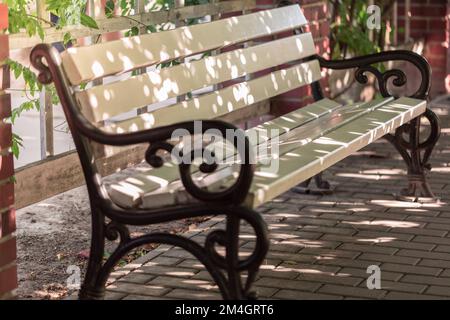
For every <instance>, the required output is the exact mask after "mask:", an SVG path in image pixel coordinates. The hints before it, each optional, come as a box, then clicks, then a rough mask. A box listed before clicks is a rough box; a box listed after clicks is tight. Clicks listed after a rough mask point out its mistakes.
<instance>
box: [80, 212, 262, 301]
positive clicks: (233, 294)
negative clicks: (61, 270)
mask: <svg viewBox="0 0 450 320" xmlns="http://www.w3.org/2000/svg"><path fill="white" fill-rule="evenodd" d="M211 214H215V212H214V210H213V209H211ZM218 214H219V213H218ZM220 214H225V215H226V229H225V230H219V229H215V230H213V231H211V232H210V233H209V234H208V235H207V237H206V240H205V244H204V246H201V245H200V244H198V243H197V242H195V241H193V240H191V239H189V238H186V237H182V236H179V235H175V234H168V233H149V234H146V235H143V236H139V237H135V238H131V237H130V233H129V230H128V227H127V226H126V225H124V224H121V223H117V222H114V221H111V222H109V223H108V224H105V219H104V216H103V215H102V214H93V219H92V222H93V224H92V230H93V232H92V242H91V251H90V257H89V263H88V269H87V272H86V277H85V280H84V283H83V285H82V287H81V289H80V292H79V298H80V299H82V300H99V299H103V298H104V293H105V286H106V282H107V280H108V277H109V275H110V273H111V271H112V270H113V268H114V266H115V265H117V263H118V262H119V261H120V259H122V257H124V256H125V255H126V254H127V253H129V252H130V251H132V250H134V249H136V248H138V247H140V246H142V245H145V244H151V243H154V244H167V245H171V246H176V247H179V248H182V249H184V250H186V251H188V252H189V253H191V254H192V255H193V256H194V257H195V258H197V259H198V260H199V261H200V262H201V263H202V264H203V265H204V266H205V267H206V269H207V270H208V272H209V273H210V274H211V276H212V278H213V280H214V282H215V283H216V284H217V286H218V287H219V290H220V292H221V294H222V296H223V298H224V299H226V300H238V299H239V300H241V299H253V298H256V294H255V293H253V292H251V291H250V290H251V286H252V284H253V282H254V280H255V278H256V275H257V273H258V271H259V267H260V266H261V264H262V262H263V261H264V258H265V256H266V254H267V251H268V248H269V240H268V233H267V226H266V224H265V222H264V220H263V219H262V217H261V215H260V214H259V213H257V212H255V211H253V210H249V209H246V208H244V207H231V208H224V209H221V210H220ZM193 216H195V215H193ZM241 221H245V222H247V223H248V224H249V225H250V226H251V227H252V228H253V230H254V232H255V235H256V242H255V247H254V250H253V252H252V254H250V256H248V257H246V258H245V259H241V260H240V259H239V228H240V222H241ZM105 238H106V239H108V240H110V241H115V240H118V239H120V242H119V245H118V247H117V248H116V249H115V250H114V252H113V253H112V254H111V255H110V256H109V258H108V259H107V260H106V261H105V262H104V263H103V255H104V246H105ZM218 245H219V246H223V247H225V255H221V254H220V253H219V252H217V246H218ZM242 272H246V273H247V280H246V282H245V284H244V285H243V284H242V278H241V273H242Z"/></svg>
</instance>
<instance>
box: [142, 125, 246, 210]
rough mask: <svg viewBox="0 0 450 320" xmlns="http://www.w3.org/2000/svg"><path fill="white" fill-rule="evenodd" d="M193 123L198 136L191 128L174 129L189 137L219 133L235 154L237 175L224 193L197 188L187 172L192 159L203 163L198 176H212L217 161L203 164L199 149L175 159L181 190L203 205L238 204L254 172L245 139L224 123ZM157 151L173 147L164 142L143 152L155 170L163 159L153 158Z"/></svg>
mask: <svg viewBox="0 0 450 320" xmlns="http://www.w3.org/2000/svg"><path fill="white" fill-rule="evenodd" d="M193 123H194V127H196V128H201V132H197V131H196V129H195V128H192V126H186V125H179V126H178V128H182V129H187V130H188V131H189V133H190V134H191V135H193V134H200V133H201V134H202V135H203V134H205V132H206V131H207V130H210V129H213V130H216V131H218V132H220V134H221V137H222V138H225V139H226V140H227V141H228V142H230V143H231V144H233V146H234V148H235V150H237V153H238V155H239V158H240V163H239V166H240V171H239V175H238V177H237V179H236V181H235V183H234V184H233V185H232V186H230V187H228V188H226V189H225V190H221V191H218V192H212V191H208V190H206V189H203V188H201V187H199V186H198V185H197V184H196V183H195V182H194V180H193V178H192V172H191V166H192V162H193V161H194V158H195V155H197V154H201V155H202V157H203V162H202V164H201V165H200V166H199V170H200V171H201V172H203V173H213V172H215V171H216V170H217V169H218V165H217V158H215V160H214V161H213V163H208V162H207V161H205V159H204V152H205V147H204V146H203V145H202V146H201V147H200V149H191V150H189V153H190V154H187V155H182V156H181V157H177V158H178V159H177V160H178V161H177V162H178V167H179V171H180V177H181V181H182V182H183V185H184V187H185V188H186V190H187V191H188V192H189V194H190V195H192V196H193V197H194V198H196V199H198V200H201V201H204V202H212V203H216V204H217V203H222V204H241V203H242V202H243V201H244V200H245V198H246V196H247V194H248V191H249V189H250V186H251V183H252V179H253V171H254V165H253V163H254V162H253V153H252V148H251V145H250V142H249V139H248V137H247V136H246V135H245V132H244V131H243V130H241V129H238V128H237V127H235V126H234V125H232V124H229V123H226V122H222V121H214V120H205V121H194V122H193ZM195 123H201V125H200V126H196V125H195ZM230 130H232V131H233V134H227V132H228V133H229V131H230ZM160 150H164V151H166V152H168V153H172V151H173V150H174V146H173V145H172V144H170V143H168V142H167V141H157V142H155V143H151V144H150V147H149V148H148V149H147V152H146V154H145V159H146V161H147V162H148V163H149V164H150V165H151V166H152V167H154V168H159V167H161V166H162V165H163V164H164V159H163V158H162V157H160V156H159V155H157V152H158V151H160ZM177 151H180V150H177ZM214 157H215V156H214Z"/></svg>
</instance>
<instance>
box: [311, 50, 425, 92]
mask: <svg viewBox="0 0 450 320" xmlns="http://www.w3.org/2000/svg"><path fill="white" fill-rule="evenodd" d="M317 59H318V60H319V63H320V66H321V67H323V68H328V69H336V70H342V69H352V68H356V71H355V79H356V81H358V82H359V83H361V84H366V83H367V81H368V79H367V76H366V75H365V73H366V72H370V73H372V74H373V75H374V76H375V77H376V78H377V81H378V87H379V90H380V93H381V95H382V96H383V97H390V96H392V94H391V93H389V90H388V89H387V84H388V80H389V79H390V78H393V81H392V83H393V84H394V85H395V86H396V87H401V86H403V85H405V84H406V82H407V78H406V75H405V73H404V72H403V71H402V70H399V69H391V70H387V71H385V72H381V71H380V70H378V69H377V68H376V67H375V66H374V65H375V64H377V63H380V62H387V61H407V62H410V63H412V64H413V65H414V66H415V67H416V68H417V69H418V70H419V71H420V74H421V77H422V82H421V84H420V87H419V89H418V90H417V91H416V92H415V93H414V94H413V95H411V96H410V97H411V98H416V99H422V100H426V99H427V98H428V94H429V92H430V87H431V68H430V65H429V63H428V61H427V60H426V59H425V58H424V57H422V56H421V55H418V54H417V53H415V52H412V51H407V50H396V51H385V52H380V53H375V54H371V55H367V56H362V57H356V58H351V59H345V60H327V59H325V58H322V57H320V56H317Z"/></svg>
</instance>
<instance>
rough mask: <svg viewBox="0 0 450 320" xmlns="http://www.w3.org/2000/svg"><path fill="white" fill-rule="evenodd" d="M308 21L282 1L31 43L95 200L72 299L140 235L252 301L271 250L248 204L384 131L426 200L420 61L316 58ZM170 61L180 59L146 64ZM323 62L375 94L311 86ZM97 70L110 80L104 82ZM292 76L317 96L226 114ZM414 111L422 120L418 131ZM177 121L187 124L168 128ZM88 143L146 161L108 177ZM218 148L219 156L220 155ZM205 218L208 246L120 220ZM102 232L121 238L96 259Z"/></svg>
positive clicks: (390, 55)
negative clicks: (249, 233) (147, 30)
mask: <svg viewBox="0 0 450 320" xmlns="http://www.w3.org/2000/svg"><path fill="white" fill-rule="evenodd" d="M306 24H307V21H306V19H305V17H304V15H303V13H302V11H301V9H300V7H299V6H298V5H288V6H283V7H279V8H275V9H269V10H265V11H259V12H255V13H250V14H244V15H240V16H234V17H229V18H224V19H220V20H216V21H212V22H208V23H203V24H197V25H192V26H184V27H179V28H175V29H172V30H169V31H164V32H158V33H151V34H145V35H140V36H133V37H129V38H124V39H120V40H116V41H111V42H106V43H100V44H94V45H90V46H85V47H73V48H69V49H67V50H66V51H65V52H63V53H62V54H60V53H59V52H58V51H57V50H56V49H55V48H54V47H52V46H50V45H47V44H40V45H37V46H36V47H35V48H34V49H33V51H32V53H31V61H32V64H33V66H34V67H35V68H36V69H37V70H38V71H39V81H40V82H42V83H44V84H48V83H51V82H54V83H55V85H56V88H57V92H58V95H59V97H60V100H61V103H62V106H63V108H64V112H65V115H66V118H67V121H68V124H69V127H70V130H71V132H72V135H73V139H74V142H75V145H76V148H77V151H78V154H79V158H80V161H81V164H82V168H83V171H84V175H85V180H86V184H87V188H88V192H89V197H90V202H91V208H92V243H91V250H90V259H89V264H88V268H87V273H86V277H85V280H84V284H83V285H82V288H81V290H80V298H82V299H100V298H102V297H103V295H104V288H105V284H106V281H107V278H108V276H109V274H110V272H111V271H112V269H113V267H114V266H115V265H116V264H117V262H118V261H119V260H120V259H121V257H122V256H123V255H125V254H126V253H127V252H129V251H130V250H132V249H134V248H136V247H138V246H141V245H144V244H147V243H164V244H169V245H173V246H178V247H181V248H183V249H185V250H187V251H189V252H190V253H191V254H193V255H194V256H195V257H196V258H197V259H198V260H199V261H200V262H202V263H203V264H204V265H205V267H206V269H207V270H208V271H209V272H210V274H211V276H212V278H213V280H214V281H215V282H216V283H217V285H218V287H219V289H220V291H221V293H222V295H223V297H224V298H225V299H244V298H252V297H254V295H253V294H252V291H251V285H252V283H253V282H254V280H255V277H256V275H257V272H258V269H259V267H260V265H261V263H262V262H263V260H264V257H265V255H266V253H267V251H268V249H269V241H268V234H267V228H266V225H265V223H264V220H263V219H262V217H261V215H260V214H259V213H258V212H257V210H256V209H257V207H258V206H260V205H262V204H264V203H266V202H268V201H270V200H271V199H273V198H275V197H277V196H278V195H280V194H281V193H283V192H285V191H287V190H289V189H291V188H293V187H295V186H297V185H299V184H300V183H304V182H305V181H306V182H308V181H310V180H311V178H313V177H314V176H316V175H317V174H319V173H320V172H322V171H323V170H325V169H327V168H328V167H330V166H332V165H334V164H335V163H337V162H339V161H340V160H342V159H344V158H346V157H348V156H350V155H351V154H352V153H354V152H356V151H357V150H359V149H361V148H363V147H365V146H367V145H368V144H370V143H372V142H374V141H375V140H377V139H378V138H381V137H385V138H387V139H388V140H389V141H390V142H391V143H392V144H393V145H394V147H395V148H396V149H397V150H398V151H399V152H400V154H401V156H402V157H403V158H404V160H405V162H406V164H407V168H408V177H409V184H408V187H407V188H406V190H405V191H404V192H403V194H402V196H405V197H409V198H411V199H413V200H416V201H417V200H425V199H428V198H433V197H434V196H433V194H432V192H431V190H430V188H429V187H428V184H427V182H426V177H425V173H426V171H427V170H428V169H429V164H428V160H429V158H430V154H431V151H432V149H433V147H434V145H435V144H436V141H437V139H438V137H439V133H440V129H439V124H438V119H437V116H436V115H435V114H434V113H433V112H432V111H431V110H430V109H428V108H427V102H426V100H427V98H428V92H429V88H430V68H429V65H428V63H427V62H426V60H425V59H424V58H422V57H421V56H419V55H417V54H415V53H412V52H408V51H391V52H383V53H378V54H373V55H369V56H365V57H361V58H353V59H349V60H342V61H329V60H325V59H324V58H322V57H320V56H318V55H317V54H316V49H315V43H314V39H313V37H312V35H311V33H307V32H304V31H303V29H302V28H303V27H304V26H305V25H306ZM261 40H264V41H261ZM219 50H220V51H219ZM208 52H214V54H211V55H208V54H204V53H208ZM192 57H194V58H192ZM171 61H178V63H174V64H171V65H170V66H168V67H165V68H158V69H155V68H151V67H152V66H153V67H154V66H155V65H158V64H162V63H168V62H171ZM388 61H407V62H409V63H412V64H413V65H414V66H415V67H416V68H417V69H418V70H419V72H420V74H421V76H422V81H421V84H420V87H419V88H418V90H417V91H416V92H415V93H414V94H412V95H410V96H409V97H406V96H405V97H394V96H392V95H391V93H390V92H391V91H390V88H391V87H392V86H403V85H405V83H406V80H407V79H406V75H405V74H404V73H403V72H402V71H400V70H398V69H391V70H387V71H379V70H378V69H377V67H378V66H379V65H380V64H381V63H385V62H388ZM146 68H147V69H146ZM322 68H323V69H324V68H331V69H355V77H356V80H357V81H358V82H360V83H363V84H364V83H367V81H368V78H367V73H371V74H373V75H374V76H375V77H376V80H377V84H378V87H379V91H380V97H379V98H376V99H374V100H373V101H370V102H360V103H354V104H349V105H345V104H341V103H339V102H336V101H333V100H330V99H327V98H324V97H323V95H322V92H321V90H320V85H319V83H318V81H319V80H320V79H321V77H322V74H321V69H322ZM130 71H133V73H130ZM127 72H128V76H126V75H127ZM124 74H125V76H123V75H124ZM119 75H120V77H117V76H119ZM102 78H104V79H107V81H105V82H104V83H103V84H101V83H99V82H98V79H102ZM85 83H88V84H89V85H88V86H86V87H84V86H80V85H82V84H85ZM302 86H311V87H312V92H313V95H314V99H315V101H316V102H314V103H312V104H310V105H308V106H306V107H302V108H298V109H296V110H294V111H292V112H290V113H288V114H285V115H283V116H280V117H274V118H273V119H271V120H270V121H267V122H265V123H262V124H260V125H257V126H256V127H254V128H247V130H246V131H245V134H244V131H243V130H239V129H238V127H237V122H236V121H234V123H230V122H229V121H226V120H227V119H230V118H227V117H228V116H229V115H230V114H234V115H236V114H237V115H239V112H242V111H243V110H245V109H246V108H251V107H252V106H254V105H255V104H258V103H260V102H262V101H265V100H267V99H270V98H272V97H275V96H277V95H280V94H283V93H286V92H289V91H292V90H295V89H297V88H300V87H302ZM164 101H168V103H166V104H161V103H164ZM155 105H156V107H155ZM148 106H150V107H151V108H150V109H146V108H147V107H148ZM152 106H153V107H152ZM143 109H144V110H143ZM136 111H138V112H136ZM237 118H239V116H238V117H236V116H235V117H234V119H237ZM421 120H423V121H428V122H429V123H430V124H431V125H430V128H431V130H429V134H428V136H427V137H426V138H422V139H421V138H420V135H421V130H420V123H421ZM213 130H214V133H212V132H213ZM230 130H231V131H230ZM176 131H181V132H184V134H181V135H179V136H178V135H175V136H174V132H176ZM229 132H233V135H230V136H228V134H227V133H229ZM186 136H189V139H187V140H186V139H185V138H186ZM255 136H256V137H257V138H256V140H255V139H253V138H252V137H255ZM182 137H184V138H183V139H182ZM212 137H214V138H212ZM177 139H178V140H177ZM180 141H181V142H180ZM189 142H192V144H191V148H189V146H188V145H189ZM271 142H275V143H271ZM94 143H95V144H104V145H107V146H114V147H124V146H129V145H136V144H147V145H148V149H147V151H146V153H145V160H146V162H147V163H148V164H150V165H151V167H150V166H149V167H142V168H140V170H137V171H131V173H129V175H127V176H125V177H124V178H123V179H122V180H120V181H117V182H114V183H112V184H109V185H107V184H105V183H104V181H103V179H102V177H101V176H100V174H99V170H98V168H97V167H96V162H95V154H94V152H93V151H92V150H93V144H94ZM211 146H213V149H211ZM260 146H264V147H265V148H266V149H264V148H259V147H260ZM221 148H222V149H223V150H227V152H224V153H222V154H219V153H218V152H217V150H218V151H220V150H221ZM259 149H261V150H263V149H264V150H266V151H267V153H264V152H260V151H261V150H259ZM208 150H209V153H207V152H206V151H208ZM211 150H213V151H211ZM230 150H231V152H228V151H230ZM175 151H176V152H175ZM176 154H178V158H177V156H175V155H176ZM199 154H200V158H201V161H198V160H199V159H198V155H199ZM207 154H208V155H209V157H210V159H207ZM230 159H232V161H230ZM236 159H237V160H236ZM143 160H144V159H143ZM263 160H265V161H263ZM267 160H269V161H267ZM191 162H193V163H191ZM272 165H273V166H272ZM274 168H275V169H274ZM318 180H320V179H318ZM324 186H326V184H324ZM211 215H224V216H226V230H213V231H211V232H210V233H209V234H208V236H207V237H206V240H205V243H204V245H200V244H198V243H196V242H194V241H192V240H190V239H187V238H184V237H182V236H179V235H174V234H168V233H163V232H157V233H150V234H146V235H143V236H138V237H132V236H130V233H129V231H128V227H127V226H129V225H134V226H142V225H148V224H156V223H165V222H168V221H172V220H176V219H183V218H191V217H200V216H211ZM241 222H245V223H247V224H249V225H250V226H251V228H253V230H254V233H255V246H254V248H253V251H252V252H250V253H248V254H247V255H246V256H242V255H240V254H239V228H240V223H241ZM105 239H108V240H111V241H112V240H120V242H119V245H118V247H117V249H116V250H115V251H114V252H113V253H112V254H111V256H110V257H109V258H108V259H107V260H106V262H103V257H104V245H105ZM242 274H246V275H247V277H246V280H245V283H244V282H243V280H242V279H241V277H242Z"/></svg>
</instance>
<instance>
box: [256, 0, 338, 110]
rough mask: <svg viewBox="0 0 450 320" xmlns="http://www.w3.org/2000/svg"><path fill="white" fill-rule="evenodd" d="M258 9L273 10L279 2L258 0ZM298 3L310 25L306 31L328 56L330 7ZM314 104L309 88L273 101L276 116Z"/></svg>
mask: <svg viewBox="0 0 450 320" xmlns="http://www.w3.org/2000/svg"><path fill="white" fill-rule="evenodd" d="M257 2H258V7H259V8H261V9H267V8H273V7H274V5H276V4H277V3H278V2H279V1H278V0H258V1H257ZM291 2H296V3H298V4H299V5H300V8H302V10H303V12H304V14H305V16H306V18H307V19H308V21H309V25H308V26H307V27H306V28H305V31H308V32H312V34H313V37H314V40H315V43H316V50H317V52H318V53H320V54H322V55H326V54H327V53H328V49H329V39H328V35H329V31H330V27H329V20H328V16H327V14H328V5H327V2H328V1H326V0H297V1H291ZM322 88H323V89H324V91H325V90H326V88H327V79H326V78H324V79H323V80H322ZM311 102H313V98H312V93H311V89H310V88H309V86H307V87H303V88H299V89H297V90H293V91H291V92H288V93H286V94H283V95H280V96H278V97H275V98H274V99H272V113H273V114H275V115H279V114H284V113H286V112H289V111H292V110H295V109H297V108H299V107H301V106H304V105H306V104H308V103H311Z"/></svg>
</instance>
